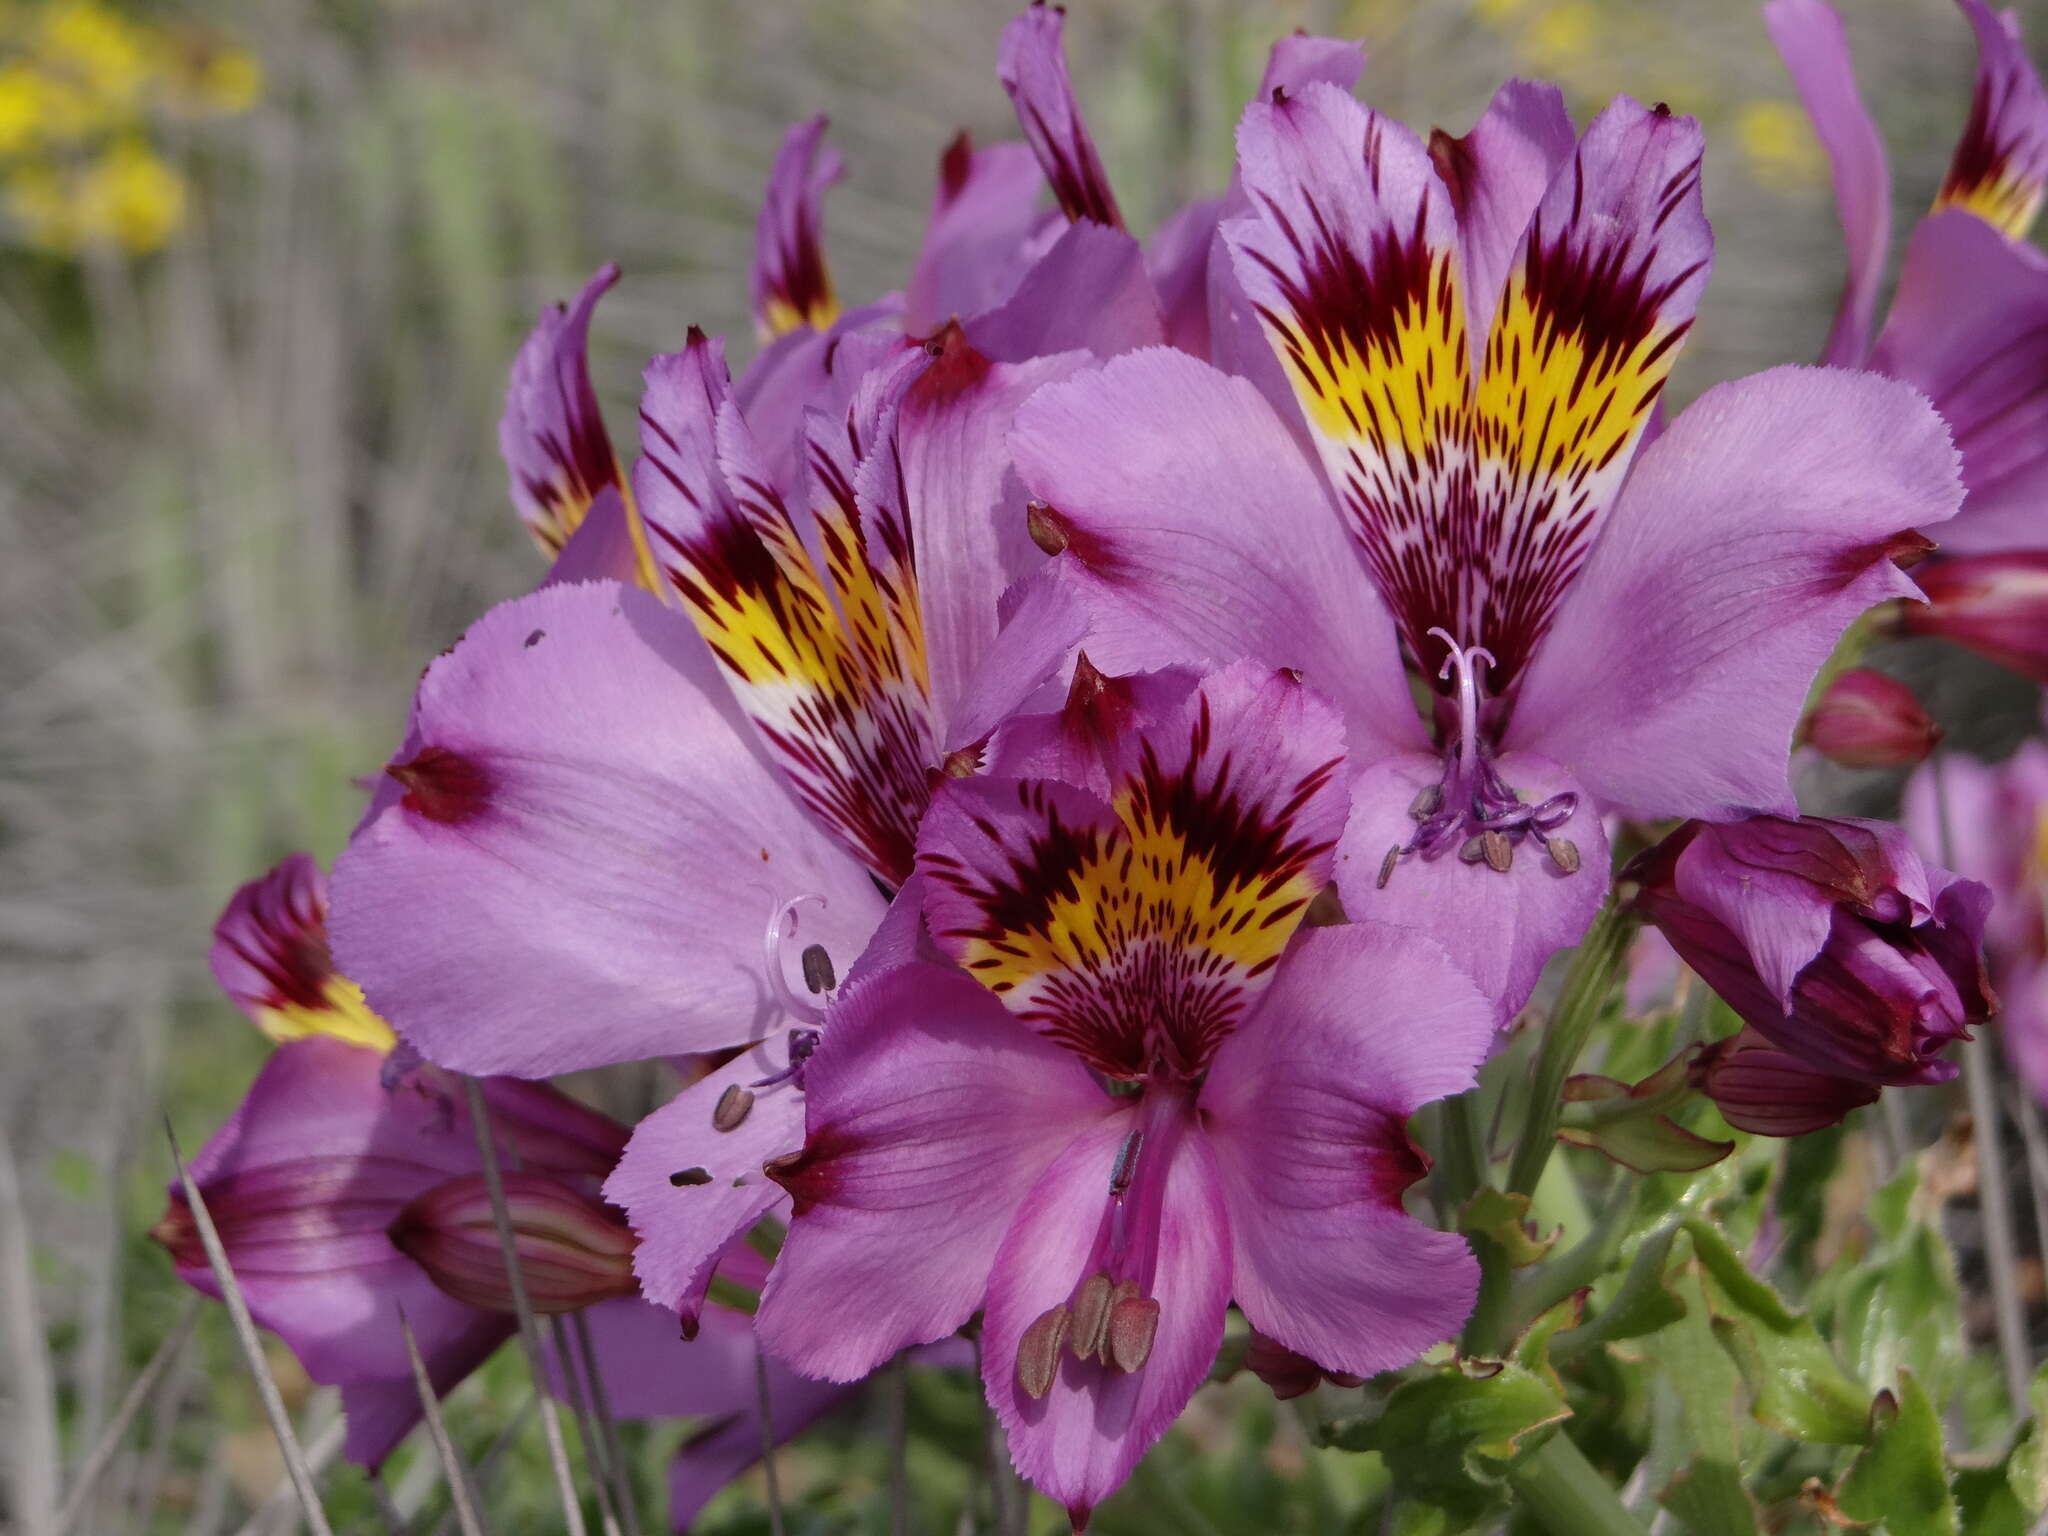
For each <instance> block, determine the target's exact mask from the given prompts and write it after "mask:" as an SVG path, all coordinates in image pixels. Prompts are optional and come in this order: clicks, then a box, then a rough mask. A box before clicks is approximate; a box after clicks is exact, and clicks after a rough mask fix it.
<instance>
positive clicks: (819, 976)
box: [803, 944, 839, 996]
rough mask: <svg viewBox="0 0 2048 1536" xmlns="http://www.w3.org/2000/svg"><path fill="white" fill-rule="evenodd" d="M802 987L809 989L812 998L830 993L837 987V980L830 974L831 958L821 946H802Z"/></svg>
mask: <svg viewBox="0 0 2048 1536" xmlns="http://www.w3.org/2000/svg"><path fill="white" fill-rule="evenodd" d="M803 961H804V985H805V986H807V987H809V988H810V989H811V993H812V995H813V996H815V995H817V994H818V993H821V992H830V991H831V990H832V989H833V988H834V987H836V986H838V985H839V978H838V977H837V976H835V975H834V974H833V972H832V956H831V955H830V954H828V953H827V952H826V950H825V946H824V945H822V944H806V945H805V946H804V955H803Z"/></svg>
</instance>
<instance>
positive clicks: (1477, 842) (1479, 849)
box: [1458, 832, 1486, 864]
mask: <svg viewBox="0 0 2048 1536" xmlns="http://www.w3.org/2000/svg"><path fill="white" fill-rule="evenodd" d="M1458 857H1459V858H1461V859H1463V860H1464V861H1465V862H1466V863H1467V864H1477V863H1478V862H1479V861H1480V860H1481V859H1483V858H1485V857H1486V834H1485V833H1483V832H1481V833H1477V834H1475V835H1474V836H1472V837H1468V838H1466V839H1465V841H1464V843H1463V845H1462V846H1461V847H1460V848H1459V849H1458Z"/></svg>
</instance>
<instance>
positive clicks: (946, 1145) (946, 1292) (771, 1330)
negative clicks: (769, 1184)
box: [759, 963, 1113, 1381]
mask: <svg viewBox="0 0 2048 1536" xmlns="http://www.w3.org/2000/svg"><path fill="white" fill-rule="evenodd" d="M805 1097H806V1101H807V1102H806V1114H807V1127H808V1136H807V1140H806V1142H805V1145H804V1150H803V1153H802V1155H801V1157H800V1159H798V1160H797V1161H796V1162H795V1163H793V1164H785V1165H783V1166H781V1167H779V1168H778V1169H777V1172H776V1177H777V1179H778V1180H779V1181H780V1182H781V1183H782V1184H783V1185H784V1187H785V1188H787V1189H789V1190H790V1192H791V1193H792V1194H793V1196H794V1197H795V1209H794V1213H793V1216H792V1219H791V1221H790V1227H789V1235H788V1238H787V1240H786V1241H785V1242H784V1244H783V1248H782V1253H781V1256H780V1257H779V1258H778V1259H777V1261H776V1264H775V1268H774V1271H773V1272H772V1273H771V1274H770V1276H769V1279H768V1288H767V1290H766V1292H765V1293H764V1294H763V1296H762V1299H761V1311H760V1318H759V1327H760V1333H761V1339H762V1341H763V1343H764V1344H765V1345H766V1347H767V1348H768V1349H769V1350H771V1351H772V1352H773V1353H774V1354H775V1355H776V1356H777V1357H778V1358H780V1359H782V1360H785V1361H787V1362H788V1363H789V1364H791V1365H793V1366H794V1367H796V1368H797V1369H798V1370H800V1371H802V1372H804V1373H805V1374H806V1375H811V1376H820V1377H824V1378H825V1379H827V1380H830V1381H853V1380H856V1379H858V1378H859V1377H861V1376H864V1375H866V1374H867V1373H868V1372H869V1371H872V1370H873V1369H875V1367H877V1366H878V1365H880V1364H881V1363H882V1362H883V1361H885V1360H887V1359H888V1358H889V1357H890V1356H891V1355H893V1354H894V1353H895V1352H896V1351H897V1350H899V1349H902V1348H904V1347H906V1346H907V1345H911V1344H921V1343H928V1342H930V1341H932V1340H934V1339H941V1338H944V1337H945V1336H946V1335H948V1334H950V1333H952V1332H953V1331H954V1330H955V1329H957V1328H958V1327H960V1325H961V1324H962V1323H964V1322H966V1321H967V1319H968V1318H969V1317H970V1316H971V1315H972V1314H973V1312H974V1310H975V1309H976V1308H977V1307H979V1306H980V1305H981V1301H982V1295H983V1292H984V1290H985V1289H986V1287H987V1284H988V1275H989V1266H990V1264H991V1263H992V1262H993V1260H994V1257H995V1252H996V1246H997V1244H998V1243H999V1242H1000V1241H1001V1240H1002V1236H1003V1232H1004V1230H1005V1228H1007V1226H1008V1225H1009V1221H1010V1217H1011V1215H1012V1213H1013V1212H1014V1211H1015V1209H1016V1206H1017V1202H1018V1201H1019V1200H1020V1199H1021V1198H1022V1197H1023V1195H1024V1192H1025V1191H1026V1190H1027V1189H1028V1188H1029V1187H1030V1186H1031V1183H1032V1181H1033V1180H1035V1179H1036V1178H1037V1177H1038V1175H1039V1174H1040V1172H1042V1171H1043V1170H1044V1168H1045V1167H1046V1165H1047V1163H1048V1162H1050V1161H1051V1159H1052V1158H1053V1156H1054V1155H1055V1154H1056V1153H1057V1152H1058V1150H1059V1149H1060V1148H1061V1147H1062V1146H1064V1145H1065V1144H1066V1143H1068V1142H1070V1141H1072V1140H1073V1139H1074V1138H1075V1137H1076V1136H1078V1135H1080V1134H1082V1133H1083V1132H1084V1131H1086V1130H1087V1128H1088V1127H1089V1126H1091V1125H1094V1124H1096V1123H1098V1122H1099V1121H1100V1120H1102V1119H1103V1118H1104V1117H1105V1116H1107V1115H1109V1114H1110V1113H1111V1112H1112V1108H1113V1106H1112V1102H1111V1100H1110V1099H1109V1097H1108V1096H1107V1095H1106V1094H1104V1093H1103V1092H1102V1090H1101V1089H1100V1088H1098V1087H1097V1086H1096V1084H1095V1082H1094V1080H1093V1079H1092V1078H1090V1077H1089V1075H1088V1073H1087V1071H1086V1070H1085V1069H1084V1068H1083V1067H1082V1066H1081V1065H1080V1063H1079V1062H1077V1061H1075V1060H1074V1059H1073V1058H1072V1057H1071V1056H1069V1055H1067V1054H1066V1053H1065V1052H1063V1051H1061V1050H1059V1049H1058V1048H1057V1047H1054V1046H1051V1045H1047V1044H1045V1043H1044V1042H1042V1041H1040V1040H1038V1039H1037V1038H1036V1037H1035V1036H1033V1035H1032V1034H1031V1033H1030V1032H1029V1031H1027V1030H1024V1029H1020V1028H1018V1027H1017V1025H1016V1024H1015V1023H1014V1022H1012V1021H1011V1019H1010V1018H1009V1017H1008V1016H1007V1015H1006V1014H1005V1013H1004V1012H1003V1010H1002V1008H1001V1006H1000V1005H999V1004H997V1003H996V1001H995V1000H994V999H993V998H991V997H990V996H989V995H988V993H987V992H985V991H984V990H983V989H982V988H981V987H979V986H978V985H976V984H975V983H974V982H973V981H972V980H971V979H969V978H968V977H967V976H965V975H963V974H961V973H960V972H958V971H956V970H952V969H949V968H941V967H939V966H936V965H930V964H924V963H913V964H909V965H904V966H899V967H897V968H895V969H892V970H887V971H883V972H880V973H879V974H876V975H874V976H873V977H871V978H869V979H868V980H867V981H866V982H865V984H863V985H860V986H857V987H849V988H848V989H847V990H846V991H845V992H843V993H842V994H841V996H840V998H839V1000H838V1002H837V1004H836V1005H835V1007H834V1008H833V1010H832V1015H831V1018H830V1020H829V1022H828V1024H827V1026H826V1028H825V1033H824V1039H823V1041H822V1043H821V1044H820V1045H819V1047H818V1052H817V1054H816V1055H815V1056H813V1057H812V1058H811V1061H810V1065H809V1068H808V1070H807V1072H806V1075H805Z"/></svg>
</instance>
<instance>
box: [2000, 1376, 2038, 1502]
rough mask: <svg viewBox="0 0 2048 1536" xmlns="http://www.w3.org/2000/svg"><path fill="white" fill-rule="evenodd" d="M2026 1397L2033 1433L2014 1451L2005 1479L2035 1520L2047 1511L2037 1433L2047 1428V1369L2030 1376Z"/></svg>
mask: <svg viewBox="0 0 2048 1536" xmlns="http://www.w3.org/2000/svg"><path fill="white" fill-rule="evenodd" d="M2027 1396H2028V1398H2029V1400H2030V1401H2031V1404H2032V1406H2033V1410H2034V1426H2035V1428H2034V1432H2033V1433H2031V1434H2029V1435H2028V1436H2027V1437H2026V1438H2025V1439H2024V1440H2022V1441H2021V1442H2020V1443H2019V1445H2018V1446H2017V1447H2016V1448H2015V1449H2014V1451H2013V1453H2012V1460H2011V1461H2010V1463H2008V1465H2007V1469H2006V1474H2005V1476H2006V1481H2007V1482H2009V1483H2011V1484H2012V1491H2013V1493H2014V1494H2015V1495H2017V1496H2018V1498H2019V1501H2020V1503H2021V1504H2023V1505H2025V1506H2026V1510H2027V1513H2028V1514H2029V1515H2037V1516H2038V1515H2039V1514H2041V1513H2042V1512H2043V1511H2044V1510H2048V1444H2044V1443H2043V1441H2042V1439H2041V1435H2040V1431H2039V1426H2040V1425H2042V1424H2048V1365H2044V1366H2042V1367H2041V1368H2040V1369H2039V1370H2038V1371H2036V1372H2034V1382H2033V1385H2032V1386H2031V1387H2030V1388H2029V1389H2028V1391H2027Z"/></svg>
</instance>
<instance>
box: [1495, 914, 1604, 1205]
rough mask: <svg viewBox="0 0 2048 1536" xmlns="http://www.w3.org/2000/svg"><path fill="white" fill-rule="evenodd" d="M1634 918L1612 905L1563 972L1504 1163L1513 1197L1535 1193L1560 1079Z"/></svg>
mask: <svg viewBox="0 0 2048 1536" xmlns="http://www.w3.org/2000/svg"><path fill="white" fill-rule="evenodd" d="M1634 927H1635V921H1634V919H1633V918H1632V917H1631V916H1629V915H1628V914H1627V913H1625V912H1624V911H1623V910H1622V909H1621V908H1620V907H1618V906H1616V905H1615V904H1613V903H1612V902H1610V903H1609V904H1608V906H1607V907H1606V908H1605V909H1604V910H1603V911H1602V912H1601V914H1600V916H1599V918H1598V919H1596V920H1595V922H1594V924H1593V927H1592V929H1591V931H1590V932H1588V933H1587V935H1586V937H1585V940H1584V941H1583V942H1582V943H1581V944H1580V945H1579V948H1578V952H1577V953H1576V954H1574V955H1573V956H1572V963H1571V969H1570V970H1569V971H1567V972H1566V973H1565V978H1564V994H1563V996H1561V997H1560V998H1559V999H1558V1003H1557V1011H1556V1012H1555V1013H1553V1014H1552V1015H1551V1018H1550V1025H1549V1028H1548V1029H1546V1030H1545V1031H1544V1035H1543V1047H1542V1050H1541V1051H1540V1052H1539V1053H1538V1054H1537V1057H1536V1070H1535V1074H1534V1076H1533V1077H1532V1078H1531V1080H1530V1083H1529V1115H1528V1119H1527V1120H1526V1121H1525V1122H1524V1124H1523V1127H1522V1139H1521V1141H1520V1142H1519V1143H1518V1144H1517V1145H1516V1147H1515V1156H1514V1161H1513V1162H1511V1163H1510V1164H1509V1165H1508V1190H1509V1192H1510V1193H1513V1194H1518V1195H1529V1194H1534V1193H1535V1192H1536V1185H1537V1183H1538V1182H1539V1181H1540V1180H1541V1179H1542V1177H1543V1169H1544V1167H1545V1166H1546V1165H1547V1164H1548V1163H1549V1162H1550V1149H1551V1148H1552V1147H1553V1146H1554V1145H1556V1142H1557V1120H1558V1116H1559V1114H1560V1113H1561V1112H1562V1111H1563V1109H1564V1101H1563V1093H1564V1080H1565V1079H1566V1078H1567V1077H1569V1076H1570V1075H1571V1070H1572V1066H1573V1064H1574V1063H1575V1062H1577V1061H1578V1059H1579V1053H1580V1052H1581V1051H1583V1050H1584V1049H1585V1048H1586V1038H1587V1036H1589V1035H1591V1034H1592V1032H1593V1025H1594V1023H1595V1022H1596V1021H1597V1020H1598V1019H1599V1017H1600V1009H1601V1007H1602V1005H1604V1004H1605V1003H1606V1001H1607V994H1608V992H1609V990H1610V989H1611V988H1612V987H1613V985H1614V974H1615V971H1616V969H1617V968H1618V967H1619V965H1620V962H1621V957H1622V954H1623V952H1624V951H1625V950H1626V949H1627V948H1628V939H1629V934H1630V933H1631V932H1632V931H1633V930H1634Z"/></svg>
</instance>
